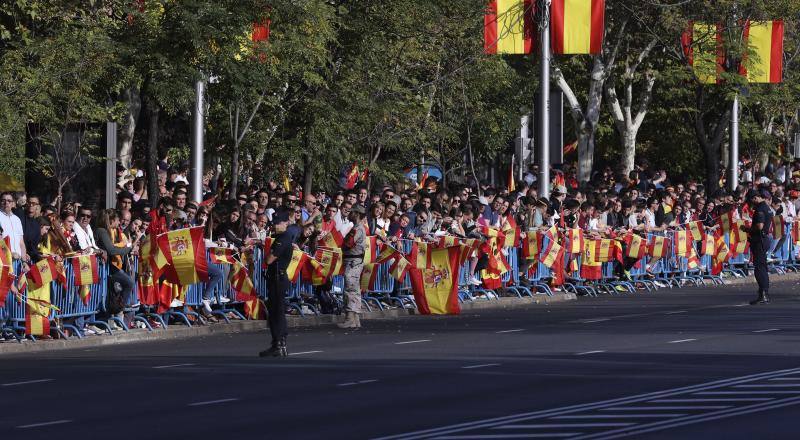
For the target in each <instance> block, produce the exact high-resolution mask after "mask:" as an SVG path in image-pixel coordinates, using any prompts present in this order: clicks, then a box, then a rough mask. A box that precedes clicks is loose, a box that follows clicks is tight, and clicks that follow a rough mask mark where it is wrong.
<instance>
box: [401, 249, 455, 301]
mask: <svg viewBox="0 0 800 440" xmlns="http://www.w3.org/2000/svg"><path fill="white" fill-rule="evenodd" d="M459 254H460V250H459V248H457V247H450V248H442V249H434V250H432V251H431V254H430V255H431V258H430V267H429V268H427V269H419V268H417V267H412V268H411V269H410V270H409V275H410V277H411V288H412V291H413V292H414V300H415V301H416V303H417V308H418V309H419V311H420V313H422V314H423V315H430V314H436V315H439V314H458V313H460V312H461V308H460V306H459V304H458V271H459V266H460V265H461V261H459Z"/></svg>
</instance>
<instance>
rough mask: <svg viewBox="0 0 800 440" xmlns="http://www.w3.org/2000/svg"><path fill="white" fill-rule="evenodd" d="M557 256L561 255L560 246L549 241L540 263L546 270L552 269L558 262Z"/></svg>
mask: <svg viewBox="0 0 800 440" xmlns="http://www.w3.org/2000/svg"><path fill="white" fill-rule="evenodd" d="M559 255H563V254H561V245H560V244H558V243H556V242H555V241H554V240H550V241H549V243H547V247H546V248H545V249H544V251H542V257H541V260H540V261H541V263H542V264H544V265H545V266H546V267H547V268H552V267H553V266H554V265H555V264H556V263H557V262H558V257H559Z"/></svg>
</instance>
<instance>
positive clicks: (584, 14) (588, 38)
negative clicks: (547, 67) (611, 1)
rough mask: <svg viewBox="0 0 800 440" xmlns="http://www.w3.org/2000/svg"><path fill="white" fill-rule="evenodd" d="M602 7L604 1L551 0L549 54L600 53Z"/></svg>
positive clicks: (602, 28) (602, 24)
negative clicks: (550, 50) (550, 47)
mask: <svg viewBox="0 0 800 440" xmlns="http://www.w3.org/2000/svg"><path fill="white" fill-rule="evenodd" d="M605 7H606V6H605V0H553V3H552V5H551V6H550V17H551V22H550V33H551V35H552V37H551V39H552V46H553V53H555V54H593V55H594V54H598V53H600V50H601V49H602V47H603V32H604V30H605Z"/></svg>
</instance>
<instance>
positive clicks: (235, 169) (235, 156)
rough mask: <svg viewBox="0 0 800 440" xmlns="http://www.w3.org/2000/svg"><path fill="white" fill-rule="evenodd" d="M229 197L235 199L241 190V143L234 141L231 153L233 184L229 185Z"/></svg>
mask: <svg viewBox="0 0 800 440" xmlns="http://www.w3.org/2000/svg"><path fill="white" fill-rule="evenodd" d="M229 188H230V189H229V192H228V199H230V200H235V199H236V195H237V194H236V192H237V191H238V190H239V143H238V142H235V141H234V143H233V152H232V153H231V184H230V186H229Z"/></svg>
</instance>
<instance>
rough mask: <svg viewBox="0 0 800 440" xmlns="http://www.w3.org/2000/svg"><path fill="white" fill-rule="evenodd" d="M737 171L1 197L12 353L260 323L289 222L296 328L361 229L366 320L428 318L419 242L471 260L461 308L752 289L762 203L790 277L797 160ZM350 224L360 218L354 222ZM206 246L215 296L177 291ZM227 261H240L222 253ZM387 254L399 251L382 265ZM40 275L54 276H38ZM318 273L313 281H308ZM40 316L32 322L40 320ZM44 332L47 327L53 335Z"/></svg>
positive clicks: (337, 295)
mask: <svg viewBox="0 0 800 440" xmlns="http://www.w3.org/2000/svg"><path fill="white" fill-rule="evenodd" d="M760 168H761V170H759V169H760ZM741 170H742V174H741V175H740V178H741V185H740V186H739V188H738V189H737V190H736V191H733V192H725V191H721V190H719V191H715V192H714V193H707V192H706V191H705V189H704V188H703V187H702V185H700V184H698V183H696V182H693V181H691V180H679V179H676V180H675V183H674V184H673V183H672V182H671V177H672V176H667V175H666V173H665V172H664V171H660V170H653V169H650V168H647V167H638V168H637V169H636V170H635V171H633V172H631V173H630V174H629V175H620V174H616V173H614V172H612V171H611V169H610V168H606V169H603V170H602V171H599V172H597V173H595V174H594V175H593V177H592V181H591V182H589V183H588V184H587V185H583V186H581V185H578V183H577V179H576V175H577V174H576V170H575V168H574V167H569V166H567V167H565V168H561V169H554V170H553V173H552V174H553V176H554V179H553V181H552V182H551V188H552V193H551V196H550V198H549V199H548V198H543V197H539V194H538V192H537V190H536V186H537V185H536V184H535V183H536V182H535V179H536V177H537V176H538V173H537V170H536V168H535V166H532V167H531V168H530V169H529V170H528V172H527V173H525V175H524V179H522V180H517V181H515V182H510V183H512V184H513V183H515V184H516V185H509V187H508V188H501V187H497V186H494V187H493V186H491V185H488V184H486V183H485V182H474V181H473V182H470V181H467V182H461V183H456V184H450V185H447V186H446V187H445V186H440V182H438V181H436V179H428V178H424V179H423V182H421V183H420V184H419V185H418V186H417V187H413V186H411V187H408V186H405V187H402V188H399V187H397V186H392V185H383V186H377V184H375V185H373V190H372V191H370V189H369V188H368V187H367V186H366V185H365V184H364V183H359V179H347V181H346V182H343V185H344V187H346V188H349V189H346V190H343V191H341V192H336V193H333V194H328V193H326V192H325V191H314V192H312V194H303V193H302V191H301V189H300V188H298V187H297V186H295V188H294V189H292V188H290V187H289V186H288V185H287V184H283V185H282V184H281V183H279V182H278V181H277V180H276V179H264V180H263V185H256V184H250V185H249V186H248V185H244V186H241V187H240V188H242V189H240V190H239V191H238V192H237V193H235V194H234V193H231V192H230V188H226V187H224V186H222V185H219V182H218V181H217V182H214V181H212V180H211V179H212V176H213V174H212V173H207V174H206V175H205V176H204V179H203V182H202V183H203V202H202V203H192V202H189V201H188V179H187V178H186V173H185V171H186V170H185V167H184V166H183V165H179V166H177V167H171V166H169V165H168V163H167V159H165V160H164V161H163V166H162V164H159V171H158V176H157V177H158V179H157V180H158V191H159V194H158V196H159V201H158V202H157V204H156V206H155V207H152V208H151V205H152V204H151V203H150V202H149V201H148V195H147V188H146V185H145V183H146V180H147V176H146V175H145V174H144V173H143V172H142V171H140V170H124V169H122V170H119V174H120V181H119V185H118V188H117V190H118V194H117V199H118V205H117V207H116V209H107V210H93V209H90V207H89V206H88V205H84V204H82V203H78V202H75V201H64V200H60V199H50V200H45V198H44V197H42V196H35V195H33V194H25V193H16V194H12V193H8V192H4V193H2V195H1V196H0V204H1V206H0V230H1V233H2V238H3V240H2V242H0V269H4V271H3V272H2V273H0V290H3V292H1V293H4V294H5V295H4V296H0V300H1V301H0V306H2V307H0V328H2V335H1V336H2V337H0V340H2V341H21V340H23V339H25V338H29V339H37V338H39V337H42V338H49V337H59V338H83V337H86V336H90V335H102V334H111V333H114V332H119V331H121V332H127V331H130V330H132V329H134V328H135V329H141V330H142V331H155V330H163V331H169V328H170V327H172V326H174V325H181V326H194V325H206V324H208V323H213V322H218V321H224V322H230V321H231V320H243V319H254V318H255V319H257V318H261V319H263V317H264V315H263V312H264V309H265V308H266V307H263V306H264V305H265V302H266V301H267V300H268V290H267V289H268V287H267V286H268V283H267V281H266V280H265V277H264V273H265V266H266V261H267V259H268V255H267V253H268V251H267V249H268V248H269V246H270V243H271V241H270V240H271V238H270V237H271V236H272V235H274V233H275V231H274V226H275V225H274V223H273V217H274V216H275V215H276V214H278V213H280V214H281V215H283V214H286V213H288V217H289V219H290V220H289V229H290V230H291V231H290V235H291V236H292V237H293V238H292V239H293V240H294V242H293V245H294V246H296V248H297V251H298V252H299V251H302V252H304V254H303V255H305V260H304V261H305V262H304V263H303V267H302V269H300V271H299V272H295V275H293V276H291V279H292V282H291V286H290V289H289V290H288V292H287V295H286V313H289V314H292V315H297V316H301V317H302V316H309V315H320V314H340V313H342V311H343V310H344V308H345V304H344V303H345V298H344V296H345V295H344V292H345V282H344V277H343V273H342V271H341V270H340V268H341V261H339V266H337V268H339V269H337V270H338V271H334V270H333V269H332V268H333V266H331V267H327V269H326V270H322V271H321V272H319V273H317V272H316V271H317V270H319V269H318V268H315V267H318V266H321V267H325V266H324V264H323V262H322V261H317V258H322V257H320V255H319V252H320V251H321V252H322V255H325V254H326V253H327V255H328V256H331V255H335V254H336V252H335V250H336V248H341V247H342V246H349V244H347V243H348V240H349V239H350V237H351V234H352V231H354V230H356V229H357V228H362V227H363V228H364V230H365V234H366V235H367V236H369V237H370V243H371V244H370V245H369V247H368V248H369V252H368V253H367V256H366V257H367V258H365V263H368V264H365V267H368V268H369V269H365V273H367V275H364V274H362V277H361V286H362V289H361V290H362V306H363V307H362V308H363V310H364V311H375V310H386V309H390V308H404V309H405V308H408V309H415V308H417V309H420V310H423V309H427V303H428V301H427V300H426V299H425V298H423V297H421V296H420V295H421V294H420V292H418V291H415V289H418V287H419V283H416V284H415V283H414V282H412V276H411V273H410V272H409V269H408V268H407V266H410V267H413V268H416V269H420V270H422V271H423V272H424V271H426V270H429V269H434V268H430V267H428V266H426V264H430V263H425V262H422V263H421V262H420V260H418V259H417V260H415V258H417V252H418V251H419V249H422V248H423V243H427V244H426V245H424V249H428V248H430V249H435V248H437V247H447V246H459V249H460V252H459V264H460V267H459V269H458V270H457V273H455V274H452V276H453V277H454V278H457V279H456V280H455V281H456V287H457V289H456V291H457V297H458V298H457V299H458V301H460V302H470V301H495V300H497V299H499V298H500V297H503V296H511V297H517V298H524V297H534V296H537V295H554V293H555V292H558V291H565V292H570V293H574V294H577V295H585V296H598V295H601V294H610V295H617V294H622V293H631V292H636V291H644V292H650V291H655V290H659V289H671V288H677V287H680V286H684V285H694V286H700V285H711V284H721V283H723V279H724V278H730V277H745V276H748V275H749V274H750V272H751V270H752V268H753V265H752V263H751V259H752V256H751V255H750V249H749V245H748V242H747V236H746V235H745V234H744V233H742V232H741V229H742V226H743V225H747V224H748V222H749V221H750V220H751V218H753V216H754V212H755V211H754V209H756V207H755V205H751V204H749V203H748V202H749V201H750V199H751V197H750V193H753V192H755V193H756V194H760V195H761V197H762V198H763V199H764V202H763V203H762V205H763V206H764V207H765V208H764V209H768V210H769V211H770V212H771V213H772V214H774V216H775V217H774V218H775V219H776V221H775V222H773V224H770V225H769V226H770V227H769V228H767V230H768V231H769V237H768V246H767V247H768V252H769V259H768V269H769V271H770V272H771V273H774V274H784V273H787V272H796V271H797V270H798V268H800V262H799V261H798V243H799V242H800V223H798V222H797V221H796V215H797V212H798V210H800V161H793V162H786V161H784V162H781V161H777V162H770V163H769V164H767V167H766V169H764V167H759V166H756V164H755V163H753V162H750V163H748V164H743V166H742V168H741ZM349 177H353V176H349ZM721 183H724V182H721ZM231 196H233V197H231ZM356 211H358V212H362V213H365V214H366V215H365V216H361V217H359V216H357V215H356V216H354V214H356ZM187 228H191V230H192V231H193V232H192V233H191V234H188V235H186V237H190V236H191V238H188V241H187V238H186V237H184V238H182V239H181V240H183V241H179V242H175V243H173V242H168V243H161V242H160V241H158V240H160V238H158V237H163V236H164V235H165V234H171V231H182V230H187ZM195 233H197V234H195ZM687 237H688V239H687ZM195 239H197V240H200V241H196V242H195ZM190 242H192V243H194V244H192V243H190ZM200 242H202V243H203V244H204V245H205V246H204V247H205V248H206V252H207V253H206V255H205V262H204V264H203V266H207V267H208V270H209V273H211V272H213V273H214V274H215V275H214V276H213V277H211V278H210V279H213V280H214V281H205V280H204V281H202V282H192V283H186V285H183V286H181V285H180V284H170V283H167V282H166V278H165V274H164V273H163V272H162V268H161V265H162V264H167V267H169V265H170V264H173V263H171V262H167V263H164V262H160V260H159V258H161V257H164V258H166V257H167V256H168V255H171V253H172V252H173V251H174V252H177V253H180V252H182V249H184V250H185V248H187V246H188V248H190V249H195V248H197V249H200V247H198V246H199V243H200ZM687 243H688V244H687ZM148 246H149V247H148ZM173 247H174V248H173ZM220 248H223V249H225V252H228V253H230V258H232V259H233V260H235V261H232V260H230V259H227V258H228V257H225V258H223V259H222V260H220V259H218V258H217V257H216V254H214V255H212V253H214V252H216V251H218V250H219V249H220ZM387 248H389V249H396V253H391V255H389V257H388V258H384V259H382V260H381V261H380V262H379V263H377V264H375V265H372V262H374V261H376V259H381V258H383V256H384V251H385V250H386V249H387ZM146 249H147V250H146ZM154 249H155V251H154ZM215 249H216V250H215ZM338 252H339V253H338V257H337V258H339V259H340V260H341V257H342V253H341V251H338ZM424 252H427V251H424ZM87 255H91V256H92V258H93V260H92V261H94V263H93V264H95V265H96V270H95V272H94V273H93V274H92V273H91V271H89V272H88V273H89V274H90V275H91V276H93V277H96V278H91V280H92V282H91V283H88V284H87V283H86V276H87V273H84V267H83V266H80V270H79V269H78V267H79V266H76V265H73V264H69V263H68V261H72V259H74V258H77V257H79V256H84V257H85V256H87ZM12 257H13V258H12ZM170 258H171V257H170ZM198 258H201V257H198ZM42 261H48V262H49V263H50V264H51V265H50V266H47V265H45V266H47V267H45V266H42V267H39V263H41V262H42ZM401 261H402V262H404V263H405V264H398V263H399V262H401ZM197 262H198V264H199V262H200V260H197ZM310 262H314V263H316V265H317V266H314V265H313V264H312V265H311V266H314V267H308V264H310ZM328 263H331V261H330V260H328ZM81 264H83V263H81ZM331 264H332V263H331ZM420 265H422V266H420ZM154 267H155V269H154ZM199 267H200V266H199V265H198V266H197V268H198V269H197V270H199ZM48 268H49V269H50V270H56V269H58V268H60V269H58V270H60V273H59V274H52V275H53V281H49V279H50V278H47V282H46V287H40V288H38V289H34V288H33V286H32V285H31V283H30V281H28V282H24V281H25V280H28V279H29V278H30V279H32V278H31V276H32V275H33V272H34V269H37V270H39V272H41V270H46V269H48ZM404 268H405V269H404ZM76 271H79V272H80V273H76ZM39 272H37V274H36V276H39V277H40V278H41V276H42V275H41V273H39ZM200 272H203V271H200ZM323 272H324V274H323ZM198 273H199V272H198ZM243 273H244V274H246V276H244V278H245V279H247V280H248V281H247V282H246V283H245V282H244V281H243V278H242V274H243ZM298 273H301V274H302V275H297V274H298ZM219 274H221V276H220V275H219ZM56 275H58V276H56ZM201 278H202V277H201ZM95 280H96V281H95ZM9 281H12V282H9ZM173 281H174V280H173ZM7 286H10V287H7ZM6 291H7V292H6ZM120 298H123V299H122V303H123V304H122V305H120ZM32 310H34V311H38V312H37V313H38V315H37V316H36V319H35V320H34V319H33V318H32V317H33V314H32V312H31V311H32ZM423 313H424V312H423ZM43 315H47V316H43ZM43 318H46V319H43ZM34 321H45V322H34ZM45 323H47V324H49V325H50V328H49V329H48V328H46V327H42V325H44V324H45ZM34 324H36V325H34Z"/></svg>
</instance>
